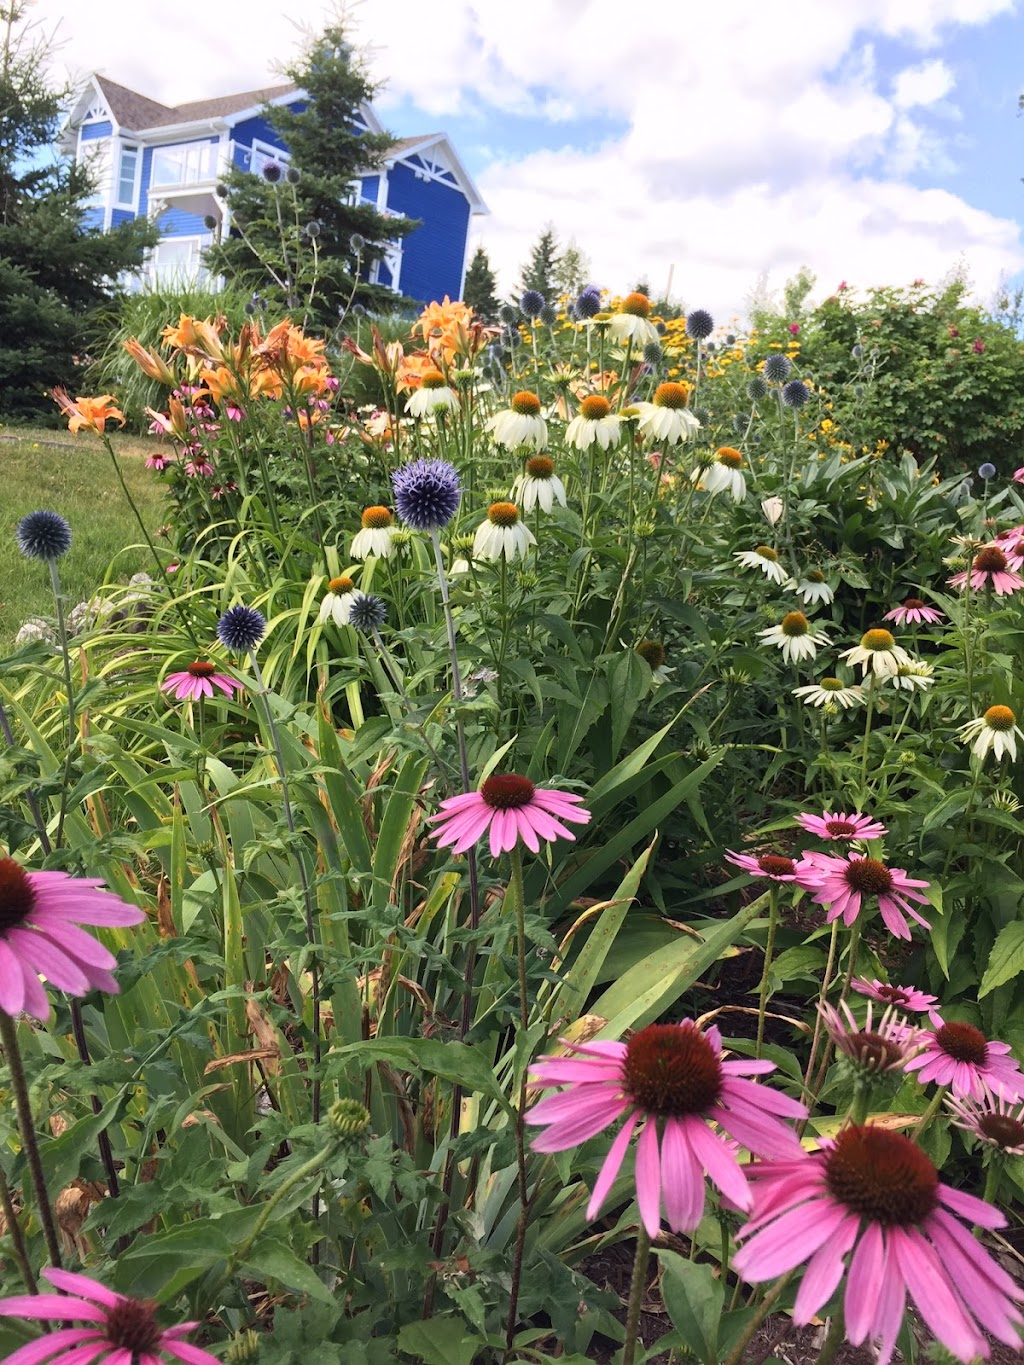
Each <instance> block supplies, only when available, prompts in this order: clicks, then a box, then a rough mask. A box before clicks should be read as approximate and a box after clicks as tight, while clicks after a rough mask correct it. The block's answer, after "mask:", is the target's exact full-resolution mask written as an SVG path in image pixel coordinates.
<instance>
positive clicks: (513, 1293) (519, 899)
mask: <svg viewBox="0 0 1024 1365" xmlns="http://www.w3.org/2000/svg"><path fill="white" fill-rule="evenodd" d="M509 861H510V862H511V864H512V868H511V876H510V877H509V883H508V890H507V892H506V893H505V895H506V898H507V900H511V902H512V910H513V913H514V914H515V917H516V965H517V967H518V971H519V1027H520V1029H521V1031H522V1032H521V1035H520V1036H521V1037H522V1039H523V1041H524V1045H525V1040H526V1037H527V1034H528V1033H529V1028H530V1001H529V997H528V995H527V989H528V987H527V980H526V907H525V904H524V893H523V854H522V850H521V849H520V847H519V845H518V843H517V844H515V845H514V847H513V848H512V850H511V852H510V853H509ZM514 1055H515V1053H514V1052H513V1056H514ZM526 1072H527V1059H525V1058H524V1060H523V1069H522V1075H521V1076H520V1078H519V1104H518V1106H517V1108H516V1115H515V1140H516V1177H517V1182H518V1186H519V1219H518V1222H517V1224H516V1243H515V1250H514V1252H513V1255H512V1285H511V1288H510V1290H509V1302H508V1327H507V1328H506V1334H505V1344H506V1346H507V1347H508V1349H509V1350H511V1349H512V1341H513V1338H514V1336H515V1331H516V1311H517V1309H518V1306H519V1286H520V1283H521V1281H522V1274H523V1250H524V1248H525V1246H526V1228H527V1223H528V1221H529V1215H530V1196H529V1190H528V1188H527V1181H526V1125H525V1123H524V1120H523V1115H524V1114H525V1112H526Z"/></svg>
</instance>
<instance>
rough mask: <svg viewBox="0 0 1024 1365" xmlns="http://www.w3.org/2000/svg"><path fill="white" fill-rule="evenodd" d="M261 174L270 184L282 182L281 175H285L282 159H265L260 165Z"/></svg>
mask: <svg viewBox="0 0 1024 1365" xmlns="http://www.w3.org/2000/svg"><path fill="white" fill-rule="evenodd" d="M260 175H261V176H262V177H263V179H264V180H265V181H266V182H267V184H268V185H277V184H279V183H280V180H281V176H282V175H284V170H283V168H282V166H281V163H280V161H264V163H263V165H262V166H261V167H260Z"/></svg>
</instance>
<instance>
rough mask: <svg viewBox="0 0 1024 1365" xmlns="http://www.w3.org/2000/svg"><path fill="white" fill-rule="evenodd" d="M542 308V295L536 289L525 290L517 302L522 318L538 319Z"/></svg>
mask: <svg viewBox="0 0 1024 1365" xmlns="http://www.w3.org/2000/svg"><path fill="white" fill-rule="evenodd" d="M543 307H544V295H543V294H542V293H540V291H539V290H537V289H527V291H526V293H525V294H524V295H523V297H522V298H521V299H520V300H519V308H520V311H521V312H522V314H523V317H527V318H537V317H540V311H541V309H542V308H543Z"/></svg>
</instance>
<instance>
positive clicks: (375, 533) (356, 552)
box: [349, 507, 395, 559]
mask: <svg viewBox="0 0 1024 1365" xmlns="http://www.w3.org/2000/svg"><path fill="white" fill-rule="evenodd" d="M391 522H392V516H391V513H390V512H389V511H388V509H387V508H386V507H368V508H367V509H366V511H365V512H364V513H363V517H362V530H361V531H357V532H356V534H355V536H354V537H353V540H352V544H351V545H350V546H349V554H350V555H351V556H352V558H353V559H365V558H366V557H367V555H379V556H380V558H381V559H387V557H388V555H389V554H390V553H391V551H392V550H393V549H394V540H395V529H394V527H393V526H392V524H391Z"/></svg>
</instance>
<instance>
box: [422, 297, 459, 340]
mask: <svg viewBox="0 0 1024 1365" xmlns="http://www.w3.org/2000/svg"><path fill="white" fill-rule="evenodd" d="M472 321H473V310H472V308H470V307H469V306H468V304H465V303H452V301H451V299H450V298H449V297H448V295H447V294H445V296H444V302H443V303H438V302H437V301H436V300H435V301H434V302H433V303H428V304H427V306H426V308H424V310H423V312H422V313H421V314H420V315H419V317H418V318H417V319H416V321H415V322H414V323H413V326H412V335H413V336H416V335H417V333H421V334H422V336H423V340H424V341H426V342H428V343H431V344H434V343H436V340H437V338H439V337H443V336H444V335H445V334H446V333H448V332H451V331H452V330H453V328H455V327H457V326H458V325H459V324H460V323H461V324H462V325H463V326H465V327H468V326H469V324H470V323H471V322H472Z"/></svg>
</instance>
